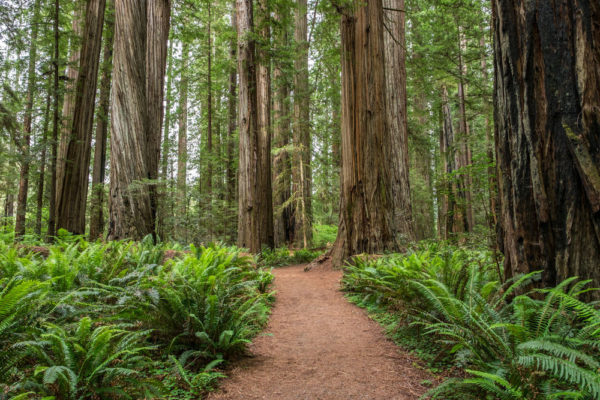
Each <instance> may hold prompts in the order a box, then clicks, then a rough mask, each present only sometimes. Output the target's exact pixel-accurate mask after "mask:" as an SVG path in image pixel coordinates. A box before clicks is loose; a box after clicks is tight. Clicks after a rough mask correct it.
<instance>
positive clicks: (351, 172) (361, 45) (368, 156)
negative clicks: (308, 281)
mask: <svg viewBox="0 0 600 400" xmlns="http://www.w3.org/2000/svg"><path fill="white" fill-rule="evenodd" d="M353 10H354V11H353ZM353 10H351V9H343V10H342V12H343V16H342V24H341V38H342V171H341V190H340V194H341V203H340V225H339V229H338V236H337V239H336V242H335V244H334V246H333V248H332V250H331V253H330V254H331V257H332V260H333V263H334V265H340V264H341V263H342V261H343V260H345V259H347V258H348V257H350V256H351V255H353V254H358V253H363V252H366V253H379V252H382V251H398V250H399V249H400V243H399V239H400V236H401V233H402V232H401V221H398V220H397V216H398V213H396V212H394V209H395V207H398V206H399V205H398V199H396V198H394V196H393V195H394V194H395V193H398V192H397V190H398V189H397V188H396V189H393V188H392V186H393V185H396V184H397V182H394V175H393V174H392V173H391V171H390V170H391V168H390V165H398V163H399V162H400V160H399V159H398V157H399V154H398V153H397V152H395V151H393V150H392V149H393V147H394V144H393V142H394V140H396V139H394V138H392V134H391V130H390V129H389V127H388V123H387V107H386V97H387V96H386V93H385V90H386V74H385V72H386V71H385V50H384V39H383V30H384V25H383V5H382V1H381V0H375V1H369V2H367V3H360V4H356V5H355V7H353Z"/></svg>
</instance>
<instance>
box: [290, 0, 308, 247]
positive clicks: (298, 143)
mask: <svg viewBox="0 0 600 400" xmlns="http://www.w3.org/2000/svg"><path fill="white" fill-rule="evenodd" d="M307 7H308V5H307V0H298V2H297V3H296V10H295V29H294V40H295V42H296V46H297V50H296V57H295V59H294V70H295V74H294V124H293V141H294V153H293V157H292V162H293V166H292V180H293V192H294V196H295V198H296V199H297V201H296V202H295V204H294V231H295V232H294V241H295V242H296V243H297V244H300V245H303V246H304V247H306V246H307V245H308V242H310V240H311V239H312V203H311V192H312V190H311V177H312V175H311V167H310V161H311V160H310V158H311V142H310V109H309V105H310V92H309V87H308V42H307V31H308V29H307V25H308V21H307V12H308V9H307Z"/></svg>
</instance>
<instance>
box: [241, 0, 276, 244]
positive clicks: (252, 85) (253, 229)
mask: <svg viewBox="0 0 600 400" xmlns="http://www.w3.org/2000/svg"><path fill="white" fill-rule="evenodd" d="M252 8H253V7H252V1H251V0H236V13H237V32H238V51H237V53H238V76H239V93H238V124H239V125H238V126H239V137H240V140H239V174H238V182H239V183H238V246H240V247H245V248H248V249H249V250H250V251H251V252H253V253H257V252H259V251H260V250H261V247H262V245H263V244H264V245H267V246H272V245H273V243H272V240H273V223H272V215H271V216H269V218H268V220H265V216H266V214H267V213H265V212H264V209H265V208H267V207H269V206H268V205H267V204H266V203H265V202H264V200H265V196H268V197H269V201H270V200H271V199H270V196H271V190H270V189H271V188H270V186H269V190H268V194H266V193H265V192H267V190H265V188H264V187H261V184H263V183H264V178H263V177H261V176H260V175H261V174H262V175H265V174H266V173H267V172H268V174H269V175H268V178H269V181H270V178H271V175H270V168H269V169H267V170H262V171H261V170H260V168H261V166H263V165H264V161H263V160H262V157H267V158H268V162H270V161H271V157H270V152H269V153H268V154H263V150H264V147H265V146H264V141H265V139H267V138H264V137H262V138H261V137H260V135H259V129H258V85H257V80H258V75H259V74H258V71H257V70H258V68H257V65H256V57H255V47H256V44H255V40H254V39H253V37H252V36H253V28H254V23H253V11H252ZM263 83H264V81H263ZM263 117H264V116H263ZM263 132H264V131H263ZM267 132H268V131H267ZM271 207H272V205H271ZM269 220H270V221H271V223H270V224H269ZM269 226H270V227H271V229H270V232H269ZM269 238H270V241H271V242H270V243H269Z"/></svg>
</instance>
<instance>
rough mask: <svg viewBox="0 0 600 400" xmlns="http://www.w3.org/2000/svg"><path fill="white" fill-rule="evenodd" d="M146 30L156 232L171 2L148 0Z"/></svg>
mask: <svg viewBox="0 0 600 400" xmlns="http://www.w3.org/2000/svg"><path fill="white" fill-rule="evenodd" d="M146 4H147V17H148V20H147V29H146V35H147V38H146V45H147V48H146V96H147V97H146V100H147V102H148V105H147V107H148V130H147V131H146V143H147V146H146V151H147V155H146V158H147V168H148V180H149V181H148V189H149V192H150V208H151V214H152V223H153V232H154V229H156V223H155V221H156V214H157V210H158V188H157V184H158V168H159V163H160V144H161V136H162V125H163V114H164V105H163V104H164V87H165V70H166V67H167V44H168V41H169V30H170V28H171V0H151V1H147V3H146Z"/></svg>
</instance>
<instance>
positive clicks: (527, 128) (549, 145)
mask: <svg viewBox="0 0 600 400" xmlns="http://www.w3.org/2000/svg"><path fill="white" fill-rule="evenodd" d="M492 8H493V13H494V27H493V28H494V36H495V41H494V50H495V55H496V57H495V99H494V105H495V129H496V157H497V169H498V174H497V176H498V190H499V203H500V204H499V209H500V214H499V216H498V219H499V228H500V232H499V233H500V235H499V237H500V240H501V250H502V251H503V252H504V255H505V261H504V267H505V273H506V275H507V277H510V276H514V275H515V274H518V273H523V272H530V271H534V270H539V269H543V272H544V273H543V276H542V281H543V282H542V284H543V285H554V284H555V283H557V282H559V281H561V280H563V279H565V278H568V277H571V276H579V277H581V278H586V279H592V280H593V285H594V286H598V285H599V284H600V268H598V260H600V141H599V135H598V132H600V96H598V93H600V27H599V26H598V21H600V3H598V2H597V1H593V0H573V1H563V2H544V1H542V2H531V1H525V0H510V1H508V0H494V1H493V2H492Z"/></svg>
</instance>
